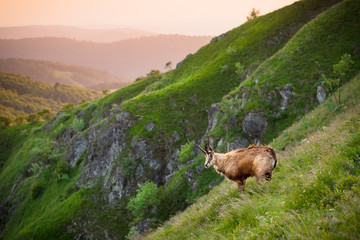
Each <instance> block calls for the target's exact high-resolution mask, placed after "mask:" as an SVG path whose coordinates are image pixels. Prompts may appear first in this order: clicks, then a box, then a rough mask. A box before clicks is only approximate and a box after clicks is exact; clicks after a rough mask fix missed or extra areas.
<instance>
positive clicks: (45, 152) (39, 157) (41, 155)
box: [29, 138, 54, 162]
mask: <svg viewBox="0 0 360 240" xmlns="http://www.w3.org/2000/svg"><path fill="white" fill-rule="evenodd" d="M53 145H54V142H53V141H52V140H50V139H48V138H35V139H34V140H33V144H32V148H31V150H30V152H29V155H30V157H31V159H32V160H35V161H37V162H43V161H45V160H47V159H48V158H49V156H50V154H51V151H52V149H53Z"/></svg>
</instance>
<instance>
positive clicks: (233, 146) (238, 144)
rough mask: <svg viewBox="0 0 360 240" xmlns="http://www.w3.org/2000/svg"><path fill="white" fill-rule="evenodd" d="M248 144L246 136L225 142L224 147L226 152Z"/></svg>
mask: <svg viewBox="0 0 360 240" xmlns="http://www.w3.org/2000/svg"><path fill="white" fill-rule="evenodd" d="M248 146H249V141H248V140H247V139H246V138H236V139H235V140H234V141H232V142H228V143H227V144H226V149H227V151H228V152H230V151H232V150H235V149H238V148H246V147H248Z"/></svg>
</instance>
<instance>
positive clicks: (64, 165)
mask: <svg viewBox="0 0 360 240" xmlns="http://www.w3.org/2000/svg"><path fill="white" fill-rule="evenodd" d="M55 171H56V174H68V173H69V164H68V162H67V161H66V160H65V159H61V160H60V161H58V162H57V163H56V170H55Z"/></svg>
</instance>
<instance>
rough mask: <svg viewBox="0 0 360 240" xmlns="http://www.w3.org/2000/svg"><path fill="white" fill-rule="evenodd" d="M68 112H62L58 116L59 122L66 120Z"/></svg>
mask: <svg viewBox="0 0 360 240" xmlns="http://www.w3.org/2000/svg"><path fill="white" fill-rule="evenodd" d="M70 117H71V116H70V114H68V113H63V114H61V116H60V117H59V122H60V123H64V122H65V121H66V120H68V119H69V118H70Z"/></svg>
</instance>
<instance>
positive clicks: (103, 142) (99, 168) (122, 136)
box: [67, 112, 135, 204]
mask: <svg viewBox="0 0 360 240" xmlns="http://www.w3.org/2000/svg"><path fill="white" fill-rule="evenodd" d="M115 120H116V121H115V122H113V123H111V124H102V125H95V126H92V127H91V128H90V129H89V131H88V141H89V143H91V144H87V142H86V141H85V138H84V136H83V135H82V134H78V135H76V136H75V137H74V138H73V139H72V143H73V144H72V147H70V148H69V150H68V153H67V156H68V161H69V162H70V165H71V166H72V165H74V164H75V163H76V161H77V159H78V158H79V156H81V155H82V154H83V152H84V151H85V149H86V146H87V149H88V150H87V154H86V164H85V165H84V167H83V169H82V172H81V174H80V177H79V179H78V181H77V185H78V186H80V187H85V188H88V187H92V186H94V185H95V184H97V183H98V182H99V180H101V182H100V184H101V185H102V186H103V187H104V190H105V192H107V200H108V202H109V203H110V204H115V202H116V201H117V200H118V199H121V198H122V197H123V196H124V195H128V194H129V193H130V192H131V191H133V189H132V188H131V186H130V185H129V184H127V181H126V179H125V177H124V174H123V172H122V169H121V168H120V167H119V166H117V165H116V162H115V160H116V159H117V158H118V157H119V156H120V155H121V153H122V152H123V151H124V149H125V147H126V142H125V140H126V130H127V129H128V128H130V127H131V126H132V125H133V124H134V123H135V121H134V120H130V114H129V113H128V112H121V113H119V114H117V115H116V116H115ZM104 126H106V127H104ZM105 194H106V193H105Z"/></svg>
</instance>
